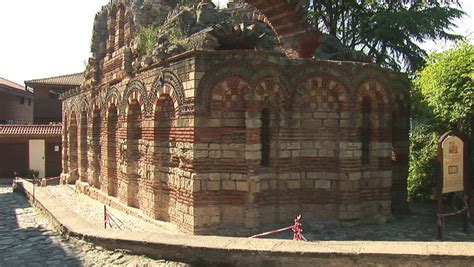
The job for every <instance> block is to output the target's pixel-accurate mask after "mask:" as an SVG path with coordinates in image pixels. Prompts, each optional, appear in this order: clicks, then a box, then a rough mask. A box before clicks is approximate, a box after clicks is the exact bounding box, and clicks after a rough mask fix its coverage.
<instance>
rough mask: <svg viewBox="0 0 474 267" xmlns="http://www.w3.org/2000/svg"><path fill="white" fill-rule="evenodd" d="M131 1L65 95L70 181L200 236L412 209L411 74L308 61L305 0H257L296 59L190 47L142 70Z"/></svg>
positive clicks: (115, 15) (112, 16) (312, 41)
mask: <svg viewBox="0 0 474 267" xmlns="http://www.w3.org/2000/svg"><path fill="white" fill-rule="evenodd" d="M125 2H126V0H116V1H115V0H114V1H113V2H112V5H110V6H109V7H108V11H109V13H108V15H107V17H106V18H107V21H108V22H107V25H108V26H107V29H108V39H107V40H108V41H107V49H105V47H104V51H105V50H106V51H107V52H104V53H106V55H104V59H103V62H102V63H100V64H101V65H100V67H99V68H97V69H96V74H97V75H95V76H86V77H89V78H88V80H87V81H86V82H85V83H84V85H83V86H82V87H81V88H80V89H78V90H76V91H74V92H71V93H69V94H68V95H65V96H64V103H63V114H64V115H63V116H64V118H63V121H64V127H65V129H67V133H65V134H64V135H63V146H64V149H63V160H64V161H65V162H64V166H63V171H64V173H63V174H62V179H63V181H64V182H69V183H71V182H74V181H76V180H77V179H79V177H80V179H81V181H84V182H88V183H89V184H90V185H91V186H92V187H95V188H97V189H99V190H101V191H103V192H104V193H106V194H108V195H110V196H112V197H116V198H118V199H119V201H121V202H122V203H124V204H126V205H129V206H132V207H135V208H138V209H140V210H142V211H143V212H144V213H145V214H146V215H148V216H150V217H152V218H155V219H160V220H165V221H169V222H172V223H173V224H175V225H177V226H178V227H179V228H180V229H181V230H182V231H183V232H186V233H190V234H210V233H215V231H218V230H223V229H224V230H225V231H227V233H229V232H233V231H234V230H235V232H239V231H242V230H243V229H253V228H257V227H263V226H266V225H268V224H279V223H287V222H288V221H291V220H292V219H293V218H294V216H295V215H296V214H303V218H306V219H307V220H310V221H318V220H333V221H338V222H341V223H357V222H367V221H386V220H387V219H388V218H389V217H390V216H391V212H392V211H391V210H392V208H393V209H394V210H401V209H403V207H406V175H407V171H408V169H407V160H406V158H407V153H408V108H407V107H408V106H406V102H407V100H408V99H407V95H408V88H409V87H408V82H407V79H406V77H404V76H403V75H401V74H398V73H394V72H390V71H387V70H384V69H381V68H379V67H377V66H374V65H370V64H365V63H356V62H337V61H322V60H317V59H310V58H305V59H303V58H302V57H306V55H309V54H308V51H310V50H311V49H313V52H314V47H315V45H317V36H313V35H311V34H309V32H308V31H307V28H306V27H307V26H306V25H305V23H304V20H303V19H302V18H301V17H296V14H299V11H298V10H299V4H298V3H300V2H301V1H276V0H274V1H273V0H272V1H247V2H249V3H251V4H253V5H254V6H255V7H257V8H258V9H259V10H260V15H262V16H263V17H262V19H263V20H266V21H267V23H269V24H271V26H272V28H273V29H274V31H275V32H276V33H277V34H278V35H279V38H280V42H281V45H282V46H283V47H284V48H287V49H286V52H287V56H288V57H290V58H288V57H283V56H282V55H280V54H278V55H277V54H272V53H265V52H259V51H255V52H251V51H192V52H186V53H184V54H181V55H178V56H175V57H172V58H168V59H166V60H163V61H160V62H159V63H151V64H150V65H148V66H146V67H144V68H141V69H139V70H137V71H135V72H130V71H127V68H128V67H127V64H128V63H126V62H127V60H129V59H130V58H129V53H130V50H129V49H130V43H129V42H130V39H131V35H132V34H133V31H132V26H133V25H132V24H133V19H132V17H133V16H132V15H131V13H130V10H129V8H128V6H127V5H124V7H125V9H124V10H123V9H122V6H121V4H122V3H125ZM257 15H258V14H257ZM306 41H308V42H306ZM308 48H310V49H309V50H307V49H308ZM291 57H299V58H291Z"/></svg>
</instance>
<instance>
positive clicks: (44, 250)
mask: <svg viewBox="0 0 474 267" xmlns="http://www.w3.org/2000/svg"><path fill="white" fill-rule="evenodd" d="M104 265H108V266H110V265H126V266H177V267H178V266H179V267H181V266H187V265H186V264H182V263H175V262H167V261H164V260H153V259H150V258H147V257H143V256H134V255H128V254H126V253H123V252H120V251H109V250H106V249H104V248H101V247H98V246H94V245H93V244H90V243H87V242H84V241H82V240H78V239H75V238H69V239H65V238H64V237H62V236H60V235H59V234H58V233H57V232H55V231H54V229H53V228H52V227H51V225H50V224H49V223H48V221H47V219H46V218H45V217H44V216H43V215H42V214H40V213H39V212H38V210H37V209H35V208H34V207H32V206H31V205H30V203H29V202H28V201H27V200H26V199H25V197H24V196H22V195H20V194H18V193H13V192H12V189H11V187H10V185H2V184H0V266H1V267H3V266H104Z"/></svg>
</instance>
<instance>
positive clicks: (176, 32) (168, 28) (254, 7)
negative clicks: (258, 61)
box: [85, 0, 364, 85]
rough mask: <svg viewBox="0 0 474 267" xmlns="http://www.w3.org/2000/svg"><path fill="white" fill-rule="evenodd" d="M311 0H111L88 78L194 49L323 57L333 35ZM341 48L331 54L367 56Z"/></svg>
mask: <svg viewBox="0 0 474 267" xmlns="http://www.w3.org/2000/svg"><path fill="white" fill-rule="evenodd" d="M305 2H306V1H302V0H272V1H262V0H246V1H243V0H235V1H230V3H229V4H228V6H227V7H226V8H217V7H216V6H215V5H214V4H213V3H212V1H211V0H111V1H110V2H109V4H107V5H105V6H103V7H102V9H101V11H100V12H98V13H97V15H96V17H95V22H94V28H93V35H92V41H91V52H92V57H91V58H90V59H89V63H88V66H87V69H86V73H85V76H86V83H89V85H94V84H98V83H100V82H101V80H102V78H103V76H104V75H106V73H111V72H114V71H115V70H116V69H117V68H118V67H120V68H121V69H122V70H124V71H125V73H128V74H131V73H134V72H137V71H139V70H140V69H141V68H144V67H146V66H149V65H151V64H153V63H157V62H160V61H162V60H165V59H166V58H169V57H171V56H174V55H177V54H180V53H183V52H185V51H191V50H204V51H213V50H236V49H240V50H260V51H269V52H276V53H280V54H281V55H282V56H287V57H289V58H310V57H317V55H319V54H321V53H318V47H321V48H322V49H323V50H324V48H325V47H328V46H327V45H325V43H321V41H324V42H326V41H327V38H321V36H323V37H324V35H322V34H321V33H318V32H316V31H314V30H313V29H312V28H311V27H310V26H309V24H308V23H307V19H306V8H305ZM330 41H331V42H333V43H330V44H329V46H330V47H332V48H334V47H337V45H336V46H335V45H334V43H336V44H337V41H336V42H334V40H330ZM326 43H327V42H326ZM320 51H321V49H319V52H320ZM335 54H336V55H337V56H336V57H335V58H326V59H338V60H355V61H361V60H360V58H363V57H360V58H357V57H354V56H352V55H350V53H344V54H343V55H344V57H341V56H340V55H341V53H335ZM348 55H349V56H348ZM119 57H120V58H119ZM362 61H364V60H362ZM119 65H120V66H119ZM111 75H112V74H111ZM113 75H114V77H116V78H117V77H120V75H118V74H116V73H115V74H113ZM111 79H112V78H111Z"/></svg>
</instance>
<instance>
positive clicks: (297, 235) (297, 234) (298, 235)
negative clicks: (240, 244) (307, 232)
mask: <svg viewBox="0 0 474 267" xmlns="http://www.w3.org/2000/svg"><path fill="white" fill-rule="evenodd" d="M300 221H301V214H300V215H298V216H296V218H295V223H294V224H293V225H291V226H288V227H285V228H281V229H277V230H272V231H268V232H264V233H261V234H256V235H253V236H251V237H250V238H256V237H262V236H266V235H271V234H277V233H280V232H284V231H286V230H292V231H293V240H297V241H308V240H307V239H306V238H305V237H304V236H303V229H302V228H301V226H302V224H301V222H300Z"/></svg>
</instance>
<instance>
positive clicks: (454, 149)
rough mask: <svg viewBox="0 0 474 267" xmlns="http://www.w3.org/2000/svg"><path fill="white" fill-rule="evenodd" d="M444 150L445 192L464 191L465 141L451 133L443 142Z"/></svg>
mask: <svg viewBox="0 0 474 267" xmlns="http://www.w3.org/2000/svg"><path fill="white" fill-rule="evenodd" d="M441 148H442V150H443V162H442V165H443V194H446V193H451V192H459V191H464V176H463V173H464V170H463V168H464V142H463V141H462V140H461V138H459V137H457V136H453V135H450V136H448V137H446V139H444V141H443V142H442V143H441Z"/></svg>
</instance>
